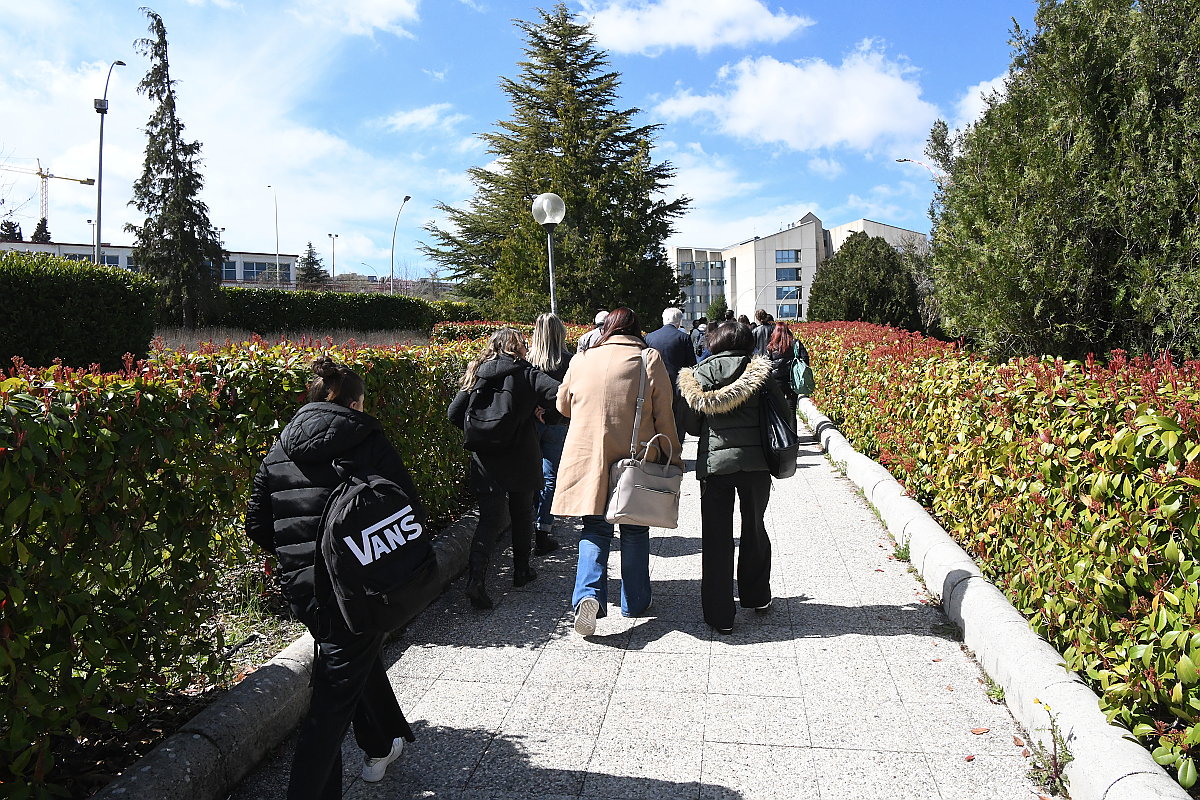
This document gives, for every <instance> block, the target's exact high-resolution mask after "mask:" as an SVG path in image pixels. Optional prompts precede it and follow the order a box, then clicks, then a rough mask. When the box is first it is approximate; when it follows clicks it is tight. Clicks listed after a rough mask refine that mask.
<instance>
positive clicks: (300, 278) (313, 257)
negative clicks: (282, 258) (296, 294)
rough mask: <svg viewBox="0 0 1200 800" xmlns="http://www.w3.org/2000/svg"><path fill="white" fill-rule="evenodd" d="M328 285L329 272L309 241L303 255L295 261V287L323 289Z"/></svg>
mask: <svg viewBox="0 0 1200 800" xmlns="http://www.w3.org/2000/svg"><path fill="white" fill-rule="evenodd" d="M328 286H329V273H328V272H326V271H325V266H324V262H323V261H322V260H321V257H320V256H319V255H317V250H316V248H314V247H313V243H312V242H309V243H308V247H306V248H305V249H304V255H302V256H300V259H299V260H298V261H297V262H296V287H297V288H298V289H324V288H326V287H328Z"/></svg>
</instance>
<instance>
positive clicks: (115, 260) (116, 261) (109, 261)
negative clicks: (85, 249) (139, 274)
mask: <svg viewBox="0 0 1200 800" xmlns="http://www.w3.org/2000/svg"><path fill="white" fill-rule="evenodd" d="M100 263H101V264H103V265H104V266H106V267H119V266H121V257H120V256H110V255H103V256H100Z"/></svg>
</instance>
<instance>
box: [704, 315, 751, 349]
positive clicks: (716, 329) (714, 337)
mask: <svg viewBox="0 0 1200 800" xmlns="http://www.w3.org/2000/svg"><path fill="white" fill-rule="evenodd" d="M706 343H707V345H708V352H710V353H724V352H725V351H727V350H742V351H744V352H747V353H748V352H750V351H751V350H753V349H754V335H753V334H752V333H750V326H749V325H743V324H742V323H740V322H720V323H717V324H716V325H714V326H712V327H711V328H709V329H708V337H707V339H706Z"/></svg>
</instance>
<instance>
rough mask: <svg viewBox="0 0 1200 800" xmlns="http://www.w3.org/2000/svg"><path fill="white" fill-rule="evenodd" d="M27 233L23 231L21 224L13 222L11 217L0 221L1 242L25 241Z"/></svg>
mask: <svg viewBox="0 0 1200 800" xmlns="http://www.w3.org/2000/svg"><path fill="white" fill-rule="evenodd" d="M23 241H25V234H23V233H21V226H20V225H18V224H17V223H15V222H13V221H12V220H11V219H6V220H4V221H3V222H0V242H23Z"/></svg>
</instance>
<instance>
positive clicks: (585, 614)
mask: <svg viewBox="0 0 1200 800" xmlns="http://www.w3.org/2000/svg"><path fill="white" fill-rule="evenodd" d="M599 611H600V603H599V601H597V600H596V598H594V597H585V598H583V599H582V600H580V601H579V608H577V609H575V632H576V633H578V634H579V635H580V636H591V635H592V634H593V633H595V632H596V614H597V612H599Z"/></svg>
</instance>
